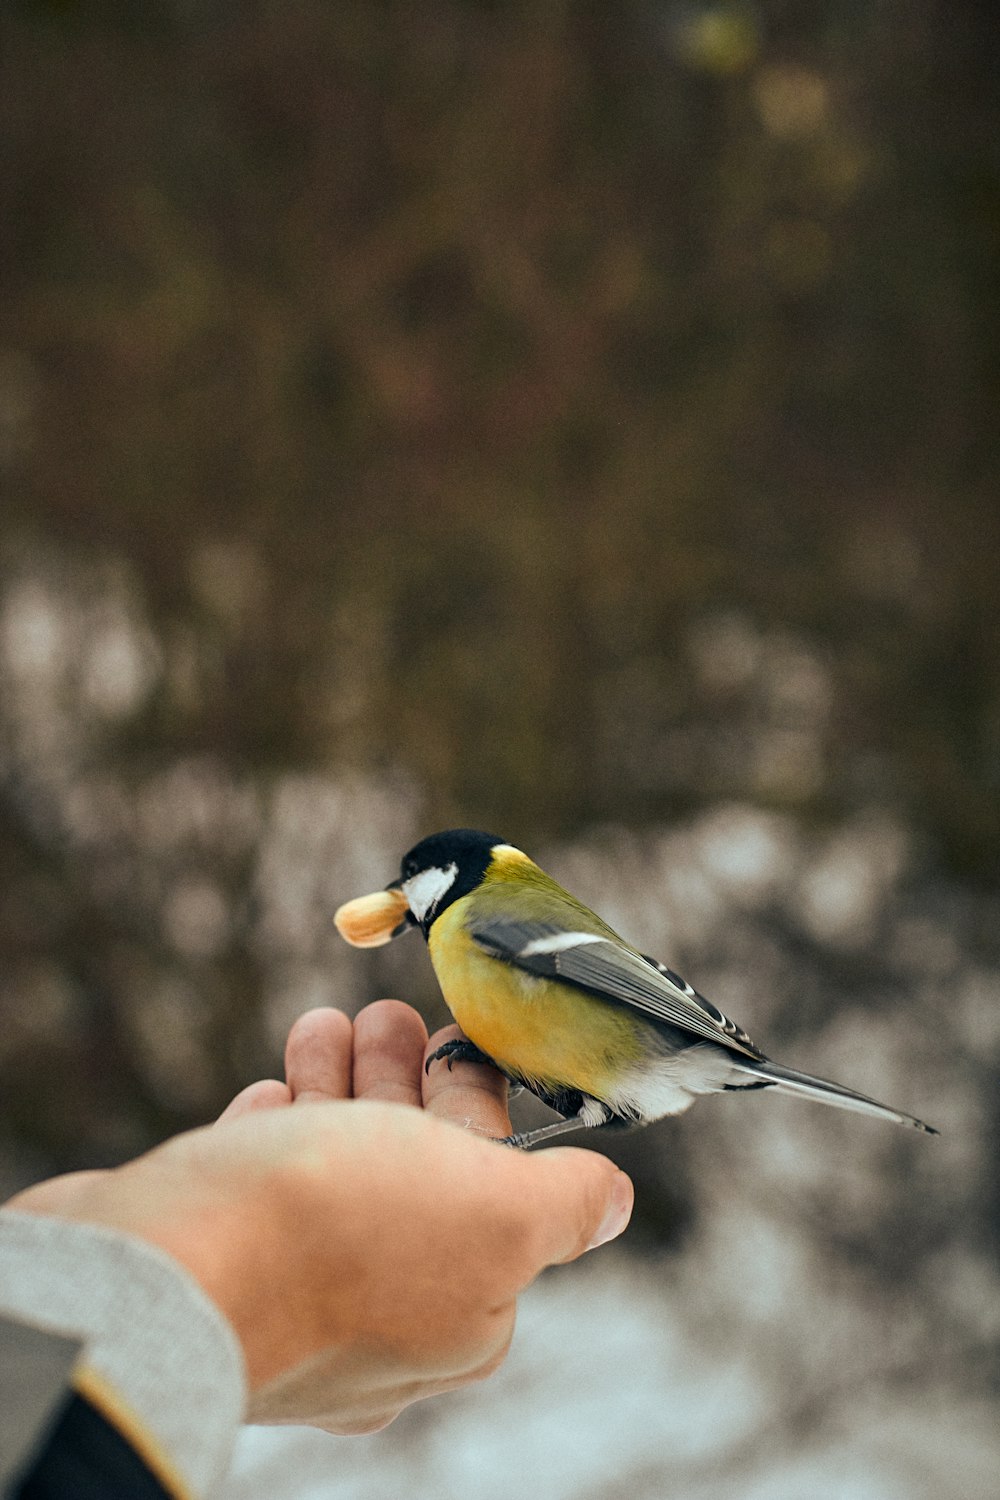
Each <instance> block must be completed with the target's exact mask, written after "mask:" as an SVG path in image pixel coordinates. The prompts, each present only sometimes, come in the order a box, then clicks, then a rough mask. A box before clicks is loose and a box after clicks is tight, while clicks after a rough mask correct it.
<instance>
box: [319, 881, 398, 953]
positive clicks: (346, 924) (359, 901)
mask: <svg viewBox="0 0 1000 1500" xmlns="http://www.w3.org/2000/svg"><path fill="white" fill-rule="evenodd" d="M401 884H402V882H401V881H399V880H394V881H393V883H392V885H390V886H388V887H387V888H386V889H385V890H384V891H373V892H372V894H371V895H370V896H356V897H355V899H354V900H353V901H346V902H345V903H344V905H343V906H341V907H340V908H339V909H338V911H337V912H336V913H335V915H334V918H333V920H334V924H335V926H336V928H337V931H338V932H339V933H340V935H341V937H342V938H345V939H346V940H347V942H349V943H351V944H352V945H353V946H354V947H355V948H380V947H381V946H382V944H383V943H389V942H391V941H392V939H393V938H395V937H399V936H400V935H401V933H404V932H405V931H406V929H407V928H408V927H411V926H412V925H413V913H412V912H411V911H410V907H409V903H408V901H407V899H406V897H405V896H404V895H403V892H402V890H401V889H400V886H401Z"/></svg>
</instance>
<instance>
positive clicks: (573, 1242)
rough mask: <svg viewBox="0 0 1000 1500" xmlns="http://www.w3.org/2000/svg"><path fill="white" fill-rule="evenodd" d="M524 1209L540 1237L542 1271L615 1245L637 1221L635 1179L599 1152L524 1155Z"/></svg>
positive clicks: (563, 1150) (570, 1148) (568, 1149)
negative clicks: (630, 1223)
mask: <svg viewBox="0 0 1000 1500" xmlns="http://www.w3.org/2000/svg"><path fill="white" fill-rule="evenodd" d="M521 1161H522V1162H523V1164H524V1167H525V1169H526V1170H525V1172H524V1181H523V1183H522V1184H521V1185H520V1190H521V1192H522V1194H523V1197H522V1203H523V1204H524V1206H525V1208H526V1209H527V1211H528V1213H529V1216H530V1218H531V1220H532V1223H533V1227H534V1229H535V1233H536V1241H535V1245H534V1247H533V1248H534V1249H535V1253H536V1255H537V1257H538V1266H537V1270H536V1272H535V1274H537V1271H538V1270H541V1269H542V1267H543V1266H554V1265H560V1264H562V1263H563V1262H565V1261H568V1260H576V1259H577V1257H578V1256H580V1255H583V1254H584V1253H585V1252H586V1251H587V1250H596V1248H597V1246H598V1245H603V1244H606V1243H607V1241H608V1240H613V1239H614V1238H615V1237H616V1236H617V1235H619V1234H621V1232H622V1230H623V1229H624V1228H625V1226H626V1225H627V1224H628V1221H629V1219H630V1218H631V1216H632V1204H633V1201H634V1198H635V1192H634V1189H633V1187H632V1182H631V1179H630V1178H628V1177H626V1175H625V1173H624V1172H622V1171H619V1169H618V1168H617V1167H616V1166H615V1164H614V1162H612V1161H609V1160H608V1158H607V1157H606V1156H600V1155H598V1153H597V1152H596V1151H584V1150H581V1149H580V1148H579V1147H574V1146H564V1147H557V1148H555V1149H550V1150H548V1151H540V1152H539V1153H538V1154H537V1156H529V1155H523V1156H522V1157H521Z"/></svg>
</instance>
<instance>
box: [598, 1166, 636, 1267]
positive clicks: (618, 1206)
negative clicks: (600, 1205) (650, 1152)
mask: <svg viewBox="0 0 1000 1500" xmlns="http://www.w3.org/2000/svg"><path fill="white" fill-rule="evenodd" d="M634 1197H635V1193H634V1191H633V1188H632V1183H631V1181H630V1179H629V1178H628V1177H626V1176H625V1173H624V1172H619V1173H617V1175H616V1176H615V1179H614V1181H613V1182H612V1184H611V1194H610V1196H609V1198H608V1206H607V1209H606V1210H605V1213H604V1218H603V1219H602V1220H601V1222H600V1224H599V1226H598V1229H597V1233H596V1234H595V1235H594V1238H593V1239H592V1240H591V1242H590V1244H589V1245H588V1246H587V1249H588V1250H596V1249H597V1247H598V1245H606V1244H607V1242H608V1240H613V1239H615V1238H616V1236H617V1235H619V1234H621V1232H622V1230H623V1229H624V1228H625V1225H626V1224H627V1223H628V1221H629V1219H630V1218H631V1217H632V1203H633V1200H634Z"/></svg>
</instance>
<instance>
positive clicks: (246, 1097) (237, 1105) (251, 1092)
mask: <svg viewBox="0 0 1000 1500" xmlns="http://www.w3.org/2000/svg"><path fill="white" fill-rule="evenodd" d="M291 1102H292V1091H291V1089H290V1088H289V1087H288V1084H287V1083H279V1082H278V1080H277V1079H276V1078H261V1079H260V1080H259V1081H258V1082H257V1083H251V1084H248V1085H247V1087H246V1088H245V1089H243V1090H242V1092H241V1093H239V1094H237V1095H236V1098H235V1099H233V1100H232V1101H231V1102H230V1103H229V1104H227V1105H226V1107H225V1109H224V1110H223V1111H222V1114H221V1115H220V1116H219V1120H238V1119H239V1118H240V1116H241V1115H252V1114H253V1113H254V1112H255V1111H256V1110H258V1109H280V1108H281V1107H282V1105H284V1104H291ZM216 1124H218V1121H216Z"/></svg>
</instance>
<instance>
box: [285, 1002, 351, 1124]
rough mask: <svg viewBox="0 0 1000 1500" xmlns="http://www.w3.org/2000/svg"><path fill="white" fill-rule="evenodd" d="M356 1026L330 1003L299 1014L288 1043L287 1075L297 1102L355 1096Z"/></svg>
mask: <svg viewBox="0 0 1000 1500" xmlns="http://www.w3.org/2000/svg"><path fill="white" fill-rule="evenodd" d="M352 1029H353V1028H352V1026H351V1022H350V1020H349V1018H348V1017H347V1016H345V1015H344V1012H343V1011H342V1010H332V1009H331V1008H329V1007H328V1006H321V1007H319V1008H318V1009H317V1010H307V1011H306V1013H305V1015H304V1016H299V1019H298V1020H297V1021H296V1022H295V1025H294V1026H293V1027H292V1029H291V1031H290V1032H289V1033H288V1042H287V1045H286V1046H285V1077H286V1078H287V1079H288V1087H289V1089H290V1090H291V1094H292V1100H293V1102H294V1103H296V1104H305V1103H309V1102H310V1101H312V1100H317V1099H349V1098H350V1097H351V1048H352Z"/></svg>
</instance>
